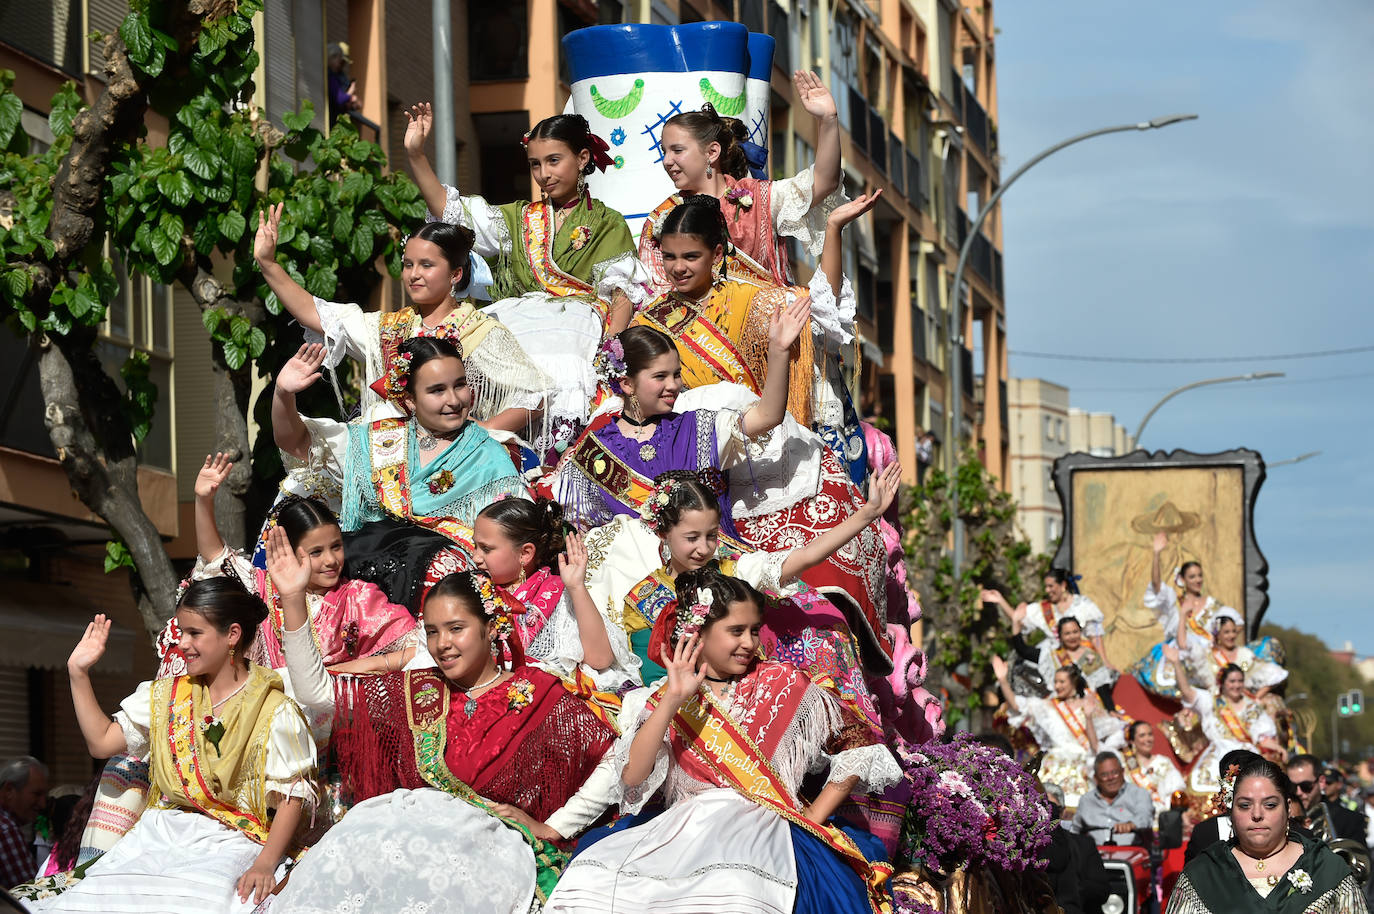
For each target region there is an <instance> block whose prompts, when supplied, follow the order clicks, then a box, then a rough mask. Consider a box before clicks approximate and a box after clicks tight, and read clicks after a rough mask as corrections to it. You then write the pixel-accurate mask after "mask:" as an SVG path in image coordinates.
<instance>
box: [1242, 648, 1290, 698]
mask: <svg viewBox="0 0 1374 914" xmlns="http://www.w3.org/2000/svg"><path fill="white" fill-rule="evenodd" d="M1287 678H1288V671H1287V670H1285V669H1284V668H1283V667H1281V666H1279V665H1278V664H1277V663H1274V662H1273V661H1272V660H1261V659H1259V658H1258V657H1256V658H1255V659H1254V660H1253V661H1252V662H1251V666H1250V669H1248V670H1246V672H1245V687H1246V688H1247V689H1249V690H1250V691H1252V692H1257V691H1259V690H1260V689H1264V688H1273V687H1274V686H1276V685H1278V684H1279V683H1281V682H1283V681H1284V680H1285V679H1287Z"/></svg>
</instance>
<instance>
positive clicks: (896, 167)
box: [887, 136, 907, 197]
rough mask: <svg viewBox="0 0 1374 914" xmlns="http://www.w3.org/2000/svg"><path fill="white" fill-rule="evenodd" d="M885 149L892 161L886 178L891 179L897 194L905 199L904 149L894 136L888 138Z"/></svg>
mask: <svg viewBox="0 0 1374 914" xmlns="http://www.w3.org/2000/svg"><path fill="white" fill-rule="evenodd" d="M887 148H888V152H889V153H890V155H891V160H892V165H891V167H889V168H888V170H887V174H888V177H890V178H891V179H892V186H893V187H894V188H896V190H897V193H899V194H901V195H902V196H903V197H905V196H906V195H907V193H906V147H905V146H903V145H902V141H901V140H899V139H897V137H896V136H891V137H888V140H887Z"/></svg>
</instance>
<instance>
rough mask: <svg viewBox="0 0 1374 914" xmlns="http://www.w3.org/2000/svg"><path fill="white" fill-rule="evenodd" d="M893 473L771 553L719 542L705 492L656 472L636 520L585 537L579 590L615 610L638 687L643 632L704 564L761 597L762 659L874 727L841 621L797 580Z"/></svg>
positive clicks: (647, 663) (893, 480)
mask: <svg viewBox="0 0 1374 914" xmlns="http://www.w3.org/2000/svg"><path fill="white" fill-rule="evenodd" d="M900 472H901V471H900V468H899V467H897V466H896V465H895V464H894V465H893V466H892V467H890V468H889V470H888V472H886V473H884V474H883V475H882V476H879V477H877V478H875V480H874V488H873V497H872V498H871V499H870V500H869V502H868V503H867V504H865V505H864V506H863V507H862V508H861V509H860V510H859V511H857V512H855V513H854V514H853V515H851V516H850V517H848V518H847V519H846V520H845V521H844V522H843V523H841V524H839V525H837V526H835V527H833V528H832V529H830V530H828V531H826V532H825V533H824V534H822V535H821V536H818V537H816V538H815V539H813V540H811V541H810V542H809V543H806V544H805V545H804V546H798V547H795V548H789V549H784V550H781V551H778V552H765V551H759V550H755V549H753V548H751V547H749V546H747V545H745V544H744V543H741V542H739V541H737V540H733V541H732V540H730V539H729V538H728V537H725V538H723V537H722V534H721V530H720V520H721V515H720V505H719V503H718V502H717V501H716V497H715V493H714V492H713V491H712V490H711V489H709V488H708V487H707V486H706V485H705V484H704V483H702V482H701V480H700V479H699V478H696V477H695V476H694V475H692V474H687V473H667V474H664V475H663V476H660V477H659V478H658V479H657V480H655V485H654V491H653V493H652V494H651V495H650V497H649V498H648V500H647V501H646V502H645V504H644V507H643V509H641V512H640V516H639V517H636V518H630V517H623V516H622V517H617V518H616V519H615V520H614V521H613V522H612V523H610V524H607V525H606V526H604V527H600V528H598V529H596V530H594V531H592V532H591V533H590V534H588V536H587V543H588V548H589V551H590V552H594V553H595V554H596V557H597V558H596V561H595V563H593V564H589V566H588V573H587V589H588V590H589V591H590V592H591V595H592V600H593V601H594V602H595V603H596V605H598V606H612V607H616V608H617V609H618V612H617V613H616V618H617V619H618V621H619V623H620V626H619V627H620V629H621V630H622V634H621V637H622V638H625V639H628V642H629V644H630V646H631V648H632V649H633V650H634V653H635V654H636V656H637V657H638V660H639V676H638V678H639V679H640V680H641V681H642V682H643V684H645V685H648V684H650V683H653V682H656V681H657V680H659V679H661V678H662V677H663V675H664V670H663V668H662V667H661V666H659V665H658V664H656V663H654V662H653V661H652V660H651V659H650V658H649V653H648V647H649V635H650V632H651V631H652V630H653V625H654V622H655V621H657V619H658V616H659V614H660V613H662V612H663V610H664V608H665V607H667V606H668V605H669V604H670V603H672V601H673V600H674V599H676V596H675V582H676V580H677V579H678V578H679V577H680V576H681V575H683V574H685V573H687V572H690V571H696V570H698V569H701V568H704V567H707V566H708V565H711V564H713V563H714V565H715V567H718V568H720V569H721V570H722V571H724V572H725V573H726V574H728V575H730V576H732V577H736V578H739V579H740V580H742V581H744V582H745V583H747V584H749V586H751V587H754V588H756V589H757V590H759V591H760V592H761V593H763V594H764V595H765V596H766V597H768V600H769V610H768V614H767V618H766V619H765V620H764V623H765V624H764V640H763V643H764V647H765V653H766V656H767V657H768V658H769V659H772V660H786V661H787V662H789V663H792V664H794V665H795V666H797V667H799V668H800V669H802V670H804V671H806V672H807V674H808V675H810V676H811V677H812V679H814V680H828V682H829V683H830V684H831V686H832V687H833V688H834V690H835V691H836V693H837V694H838V695H840V697H841V698H842V699H843V700H844V701H845V702H846V703H848V704H850V705H851V706H853V707H854V708H855V709H856V710H857V711H858V712H859V713H860V714H861V715H862V716H864V717H866V718H868V719H869V720H870V721H872V722H873V723H874V724H875V726H876V725H877V723H878V712H877V708H876V707H875V705H874V702H873V696H872V695H871V694H870V693H869V689H868V684H867V682H866V681H865V678H864V674H863V668H862V667H861V666H860V665H859V663H858V658H857V656H856V652H857V650H858V644H857V643H856V642H855V640H854V635H853V633H852V632H851V623H850V621H849V620H848V619H846V618H845V616H844V615H843V614H842V613H840V612H839V610H838V609H837V608H836V607H835V606H834V605H833V604H832V603H830V602H829V601H827V600H826V599H824V598H823V597H822V596H821V595H820V594H819V593H817V592H816V591H815V590H814V589H813V588H811V587H810V586H808V585H807V584H805V583H803V581H802V576H803V575H804V574H806V572H808V571H809V570H810V569H811V568H814V567H815V566H817V565H819V564H821V563H822V562H824V561H826V559H827V558H829V556H830V555H831V553H833V552H835V551H836V550H837V549H840V548H842V547H843V546H844V545H845V544H846V543H848V542H849V541H850V540H851V539H853V538H854V537H855V536H856V535H858V534H859V533H861V532H862V531H863V529H864V527H866V526H867V525H868V524H869V523H871V522H872V521H873V519H874V518H876V517H878V516H880V514H881V512H882V511H883V509H884V508H886V507H887V505H888V504H890V503H891V500H892V498H893V497H895V495H896V491H897V485H898V482H899V480H900V475H899V474H900ZM859 628H860V630H862V628H863V626H862V625H861V624H860V625H859Z"/></svg>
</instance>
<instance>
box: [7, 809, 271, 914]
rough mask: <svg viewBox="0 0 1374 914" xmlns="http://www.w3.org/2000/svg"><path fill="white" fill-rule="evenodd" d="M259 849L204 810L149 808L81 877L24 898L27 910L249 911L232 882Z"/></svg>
mask: <svg viewBox="0 0 1374 914" xmlns="http://www.w3.org/2000/svg"><path fill="white" fill-rule="evenodd" d="M261 851H262V847H261V846H259V845H258V844H255V843H254V842H253V841H252V840H251V839H249V838H247V837H245V836H244V835H243V834H242V833H240V832H237V831H234V830H232V829H229V828H226V827H224V826H223V825H220V824H219V823H218V822H216V821H215V820H214V819H212V818H210V817H209V816H206V815H201V814H200V813H198V812H189V811H186V810H181V809H149V810H147V811H145V812H144V813H143V815H142V816H141V817H140V818H139V820H138V822H136V823H134V827H133V828H131V829H129V832H128V834H126V835H124V837H122V838H120V839H119V840H118V841H116V842H115V845H114V847H112V848H110V850H108V851H106V853H105V855H104V856H103V857H101V858H100V859H99V860H97V861H96V862H95V863H93V864H92V865H91V868H90V869H89V870H87V871H86V878H84V879H82V880H81V881H80V882H79V883H77V884H76V885H75V886H73V887H72V888H70V889H68V890H67V891H66V892H64V893H62V894H61V895H58V896H57V897H55V898H49V899H43V900H41V901H36V902H30V903H29V910H30V911H42V912H44V914H49V912H58V911H62V912H65V911H98V912H123V911H127V912H137V914H221V912H224V914H229V912H247V911H252V910H253V908H254V907H255V905H254V904H253V903H252V901H251V899H250V901H249V902H248V903H246V904H245V903H242V902H240V901H239V899H238V894H237V893H236V892H235V887H236V886H237V885H238V881H239V877H241V876H242V875H243V874H244V873H245V872H247V871H248V868H249V867H251V866H252V865H253V862H254V861H255V860H257V859H258V854H259V853H260V852H261ZM280 875H281V873H280V868H279V872H278V876H279V877H280ZM278 910H280V909H278Z"/></svg>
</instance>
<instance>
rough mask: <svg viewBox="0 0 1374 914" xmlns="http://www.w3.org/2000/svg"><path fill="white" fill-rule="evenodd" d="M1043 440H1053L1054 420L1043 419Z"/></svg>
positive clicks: (1047, 417)
mask: <svg viewBox="0 0 1374 914" xmlns="http://www.w3.org/2000/svg"><path fill="white" fill-rule="evenodd" d="M1045 440H1046V441H1053V440H1054V420H1053V419H1051V418H1050V417H1049V416H1046V417H1045Z"/></svg>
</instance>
